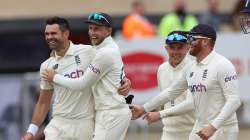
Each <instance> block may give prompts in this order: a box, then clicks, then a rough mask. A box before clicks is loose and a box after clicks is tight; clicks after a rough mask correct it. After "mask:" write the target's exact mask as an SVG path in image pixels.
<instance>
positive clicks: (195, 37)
mask: <svg viewBox="0 0 250 140" xmlns="http://www.w3.org/2000/svg"><path fill="white" fill-rule="evenodd" d="M198 39H211V38H209V37H204V36H201V35H188V41H189V42H193V41H196V40H198Z"/></svg>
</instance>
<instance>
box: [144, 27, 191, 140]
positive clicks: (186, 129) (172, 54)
mask: <svg viewBox="0 0 250 140" xmlns="http://www.w3.org/2000/svg"><path fill="white" fill-rule="evenodd" d="M165 48H166V50H167V53H168V57H169V58H168V61H167V62H165V63H163V64H161V65H160V67H159V69H158V72H157V80H158V86H159V89H160V90H161V91H163V90H164V89H166V88H168V87H169V86H170V85H171V83H173V82H174V81H175V80H176V79H178V77H180V76H181V74H182V73H183V70H184V69H185V67H186V66H188V64H189V63H191V62H192V61H193V60H191V59H190V57H189V56H188V55H187V53H188V51H189V44H188V38H187V37H186V35H185V34H184V33H182V32H178V31H174V32H171V33H170V34H169V35H168V36H167V38H166V46H165ZM187 94H189V96H192V95H191V93H190V92H187V91H185V92H183V94H181V95H180V96H178V97H177V98H176V99H174V100H171V101H170V102H169V103H166V104H165V105H164V110H162V111H159V112H149V113H147V115H146V116H145V117H144V118H145V119H147V120H148V121H149V122H150V123H152V122H155V121H158V120H160V119H162V123H163V124H164V127H163V132H162V137H161V140H187V138H188V137H189V134H190V133H191V131H192V128H193V126H194V121H195V117H194V112H193V111H190V112H188V113H186V114H184V115H180V116H174V117H165V114H164V111H165V110H167V109H169V108H171V107H174V106H176V105H178V104H179V103H181V102H183V101H185V99H186V96H187Z"/></svg>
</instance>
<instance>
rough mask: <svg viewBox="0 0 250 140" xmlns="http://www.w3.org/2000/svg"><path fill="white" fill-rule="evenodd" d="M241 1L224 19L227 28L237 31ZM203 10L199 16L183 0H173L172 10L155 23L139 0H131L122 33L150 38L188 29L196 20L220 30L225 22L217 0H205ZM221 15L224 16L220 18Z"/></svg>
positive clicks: (238, 28) (133, 37) (133, 36)
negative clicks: (129, 11) (190, 10)
mask: <svg viewBox="0 0 250 140" xmlns="http://www.w3.org/2000/svg"><path fill="white" fill-rule="evenodd" d="M244 3H245V0H238V1H237V2H236V5H235V6H234V8H233V11H232V12H231V13H230V14H229V15H230V16H229V19H227V21H228V23H227V27H229V28H226V29H227V30H231V31H239V30H240V25H239V22H238V21H239V18H240V14H239V11H240V10H241V9H242V8H243V6H244ZM206 4H207V9H205V10H204V12H202V13H199V15H194V14H192V13H189V12H188V10H187V9H188V7H187V5H186V1H185V0H175V2H174V10H173V11H172V12H169V13H167V14H166V15H164V16H163V17H162V18H161V20H160V22H159V24H158V25H155V24H153V22H152V21H150V20H149V19H148V18H147V17H146V14H147V13H146V12H147V10H146V6H145V4H144V3H143V1H142V0H134V2H133V3H132V10H131V13H130V14H129V15H127V16H126V17H125V19H124V21H123V23H122V36H123V37H124V38H125V39H127V40H131V39H141V38H150V37H154V36H167V35H168V34H169V33H170V32H172V31H173V30H182V31H189V30H190V29H191V28H193V27H194V26H195V25H197V24H198V23H205V24H209V25H211V26H213V27H214V28H215V30H216V31H221V30H223V29H222V26H223V25H225V23H223V22H222V21H223V20H225V17H223V14H222V13H220V12H219V5H220V1H219V0H206ZM223 18H224V19H223Z"/></svg>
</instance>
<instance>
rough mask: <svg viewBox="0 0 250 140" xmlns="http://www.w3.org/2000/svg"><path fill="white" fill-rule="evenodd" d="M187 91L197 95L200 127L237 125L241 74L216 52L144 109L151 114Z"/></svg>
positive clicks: (197, 114)
mask: <svg viewBox="0 0 250 140" xmlns="http://www.w3.org/2000/svg"><path fill="white" fill-rule="evenodd" d="M187 88H189V90H190V91H191V92H192V94H193V100H194V106H195V115H196V119H197V123H198V125H199V126H200V127H205V126H207V125H208V124H209V123H210V124H212V125H213V126H214V127H215V128H217V129H218V128H220V127H226V126H235V125H237V118H236V113H235V111H236V110H237V108H238V107H239V106H240V98H239V94H238V80H237V74H236V71H235V68H234V66H233V64H232V63H231V62H230V61H229V60H227V59H226V58H225V57H223V56H221V55H219V54H218V53H216V52H214V51H212V52H211V53H210V54H209V55H208V56H207V57H206V58H205V59H203V60H202V61H201V62H200V63H197V62H194V64H191V65H190V66H188V67H187V70H186V72H185V73H184V74H183V76H181V78H180V79H179V80H177V81H176V82H175V83H174V84H172V85H171V87H169V88H168V89H166V90H164V91H163V92H162V93H161V94H160V95H159V96H157V97H155V98H154V99H152V100H151V101H149V102H148V103H146V104H144V109H145V110H146V111H150V110H152V109H154V108H156V107H158V106H159V105H161V104H163V103H165V102H168V101H169V100H172V99H174V98H176V97H177V96H178V95H179V94H180V93H181V92H183V91H185V90H186V89H187Z"/></svg>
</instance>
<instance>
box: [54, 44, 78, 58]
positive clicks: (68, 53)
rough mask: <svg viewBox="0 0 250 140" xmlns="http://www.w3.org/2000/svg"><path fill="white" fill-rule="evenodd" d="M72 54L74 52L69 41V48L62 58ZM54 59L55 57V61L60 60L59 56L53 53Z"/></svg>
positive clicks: (72, 45)
mask: <svg viewBox="0 0 250 140" xmlns="http://www.w3.org/2000/svg"><path fill="white" fill-rule="evenodd" d="M74 52H75V49H74V44H73V43H72V42H71V41H70V44H69V48H68V50H67V51H66V53H65V55H64V56H68V55H69V56H70V55H74ZM55 57H56V59H59V58H61V56H58V55H57V54H56V52H55Z"/></svg>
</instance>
